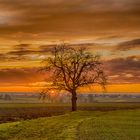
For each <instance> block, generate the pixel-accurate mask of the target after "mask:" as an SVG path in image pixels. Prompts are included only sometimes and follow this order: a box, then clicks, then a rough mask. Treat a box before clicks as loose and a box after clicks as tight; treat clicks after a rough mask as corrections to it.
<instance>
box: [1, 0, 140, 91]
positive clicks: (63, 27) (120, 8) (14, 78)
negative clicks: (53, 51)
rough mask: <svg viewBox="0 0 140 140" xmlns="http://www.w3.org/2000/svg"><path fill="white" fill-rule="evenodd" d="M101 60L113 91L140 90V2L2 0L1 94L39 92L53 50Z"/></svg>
mask: <svg viewBox="0 0 140 140" xmlns="http://www.w3.org/2000/svg"><path fill="white" fill-rule="evenodd" d="M60 43H67V44H70V45H72V46H74V47H78V46H81V45H83V46H86V47H87V48H88V49H89V51H91V52H93V53H98V54H100V55H101V56H102V58H101V59H102V62H103V63H104V67H105V72H106V75H107V76H108V86H107V91H108V92H140V0H73V1H72V0H71V1H70V0H0V91H37V90H39V89H40V88H42V86H43V85H44V84H46V83H44V78H45V77H44V75H43V74H42V73H39V72H37V71H38V68H39V67H40V66H41V63H40V62H41V60H42V59H43V58H45V57H47V56H49V55H50V48H51V47H53V46H56V45H57V44H60Z"/></svg>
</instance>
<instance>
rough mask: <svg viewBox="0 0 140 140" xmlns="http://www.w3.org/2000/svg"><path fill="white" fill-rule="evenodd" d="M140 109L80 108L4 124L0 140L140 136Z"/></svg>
mask: <svg viewBox="0 0 140 140" xmlns="http://www.w3.org/2000/svg"><path fill="white" fill-rule="evenodd" d="M139 116H140V109H137V110H117V111H109V112H100V111H78V112H74V113H68V114H65V115H60V116H54V117H50V118H39V119H34V120H26V121H20V122H13V123H4V124H0V140H139V139H140V117H139Z"/></svg>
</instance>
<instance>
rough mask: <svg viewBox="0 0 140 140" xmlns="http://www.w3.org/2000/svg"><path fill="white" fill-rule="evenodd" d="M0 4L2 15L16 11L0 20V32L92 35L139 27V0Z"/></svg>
mask: <svg viewBox="0 0 140 140" xmlns="http://www.w3.org/2000/svg"><path fill="white" fill-rule="evenodd" d="M0 4H1V9H3V10H2V12H3V15H4V17H3V18H4V19H7V18H8V17H9V16H8V17H7V16H6V14H5V12H4V11H10V12H11V13H16V14H13V15H11V17H10V19H9V20H6V21H5V24H2V25H1V24H0V30H1V34H2V35H5V34H6V35H7V34H16V33H18V32H23V33H27V34H29V33H32V34H36V33H37V34H39V33H48V36H49V35H53V36H57V37H59V36H60V35H61V36H63V37H65V36H66V35H67V36H68V35H69V36H73V35H77V36H81V35H85V36H87V35H90V36H93V35H96V34H97V33H98V32H100V33H104V32H105V31H106V32H108V33H109V32H110V33H111V32H118V31H119V32H121V31H122V30H125V31H132V30H133V31H138V30H139V29H140V24H139V23H140V18H139V15H140V1H139V0H135V1H132V0H127V1H126V0H94V1H93V0H86V1H85V0H75V1H68V0H40V1H39V2H38V0H29V1H26V0H13V1H11V0H4V1H3V0H1V1H0ZM8 15H10V13H9V14H8ZM14 20H15V21H14ZM13 22H14V23H13ZM123 33H125V32H123ZM24 38H26V36H24Z"/></svg>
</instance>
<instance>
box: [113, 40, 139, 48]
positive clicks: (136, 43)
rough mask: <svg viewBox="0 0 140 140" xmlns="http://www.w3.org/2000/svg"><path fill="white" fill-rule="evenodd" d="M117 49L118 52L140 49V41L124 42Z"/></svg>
mask: <svg viewBox="0 0 140 140" xmlns="http://www.w3.org/2000/svg"><path fill="white" fill-rule="evenodd" d="M115 49H116V50H118V51H127V50H131V49H140V39H134V40H130V41H125V42H122V43H120V44H119V45H118V46H117V47H115Z"/></svg>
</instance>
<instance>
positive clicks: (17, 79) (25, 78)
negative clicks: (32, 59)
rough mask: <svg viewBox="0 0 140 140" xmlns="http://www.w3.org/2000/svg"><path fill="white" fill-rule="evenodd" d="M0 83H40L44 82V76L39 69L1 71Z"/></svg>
mask: <svg viewBox="0 0 140 140" xmlns="http://www.w3.org/2000/svg"><path fill="white" fill-rule="evenodd" d="M0 77H1V78H0V83H11V84H13V83H17V84H18V83H19V84H20V83H24V84H28V83H30V82H38V81H41V80H43V75H42V74H41V73H39V72H38V68H24V69H23V68H21V69H0Z"/></svg>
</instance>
